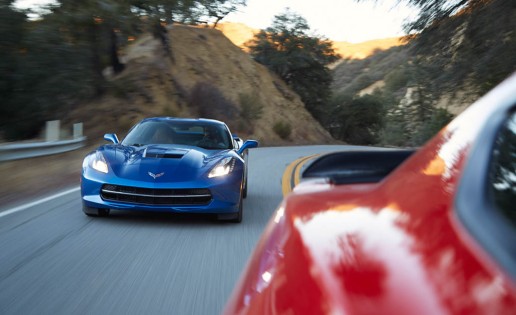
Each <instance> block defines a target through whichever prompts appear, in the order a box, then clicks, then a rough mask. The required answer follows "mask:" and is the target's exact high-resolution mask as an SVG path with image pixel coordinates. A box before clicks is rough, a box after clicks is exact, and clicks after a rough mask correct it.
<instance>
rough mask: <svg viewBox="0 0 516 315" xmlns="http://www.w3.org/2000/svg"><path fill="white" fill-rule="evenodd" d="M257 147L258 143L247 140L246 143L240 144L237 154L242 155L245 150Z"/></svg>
mask: <svg viewBox="0 0 516 315" xmlns="http://www.w3.org/2000/svg"><path fill="white" fill-rule="evenodd" d="M257 147H258V141H256V140H247V141H246V142H244V144H242V146H241V147H240V149H238V151H237V152H238V154H240V155H241V154H242V153H244V151H245V150H247V149H251V148H257Z"/></svg>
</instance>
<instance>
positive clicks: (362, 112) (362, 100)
mask: <svg viewBox="0 0 516 315" xmlns="http://www.w3.org/2000/svg"><path fill="white" fill-rule="evenodd" d="M331 108H332V110H331V112H330V115H328V117H329V119H328V120H327V125H328V126H329V127H330V132H331V134H332V136H333V137H335V138H336V139H340V140H343V141H346V142H348V143H351V144H358V145H369V144H375V143H377V142H378V140H379V131H380V129H381V127H382V126H383V116H384V114H383V113H384V108H383V105H382V101H381V99H380V98H378V96H377V95H367V94H366V95H364V96H359V97H354V98H353V97H351V96H349V95H337V96H336V97H334V98H333V99H332V102H331Z"/></svg>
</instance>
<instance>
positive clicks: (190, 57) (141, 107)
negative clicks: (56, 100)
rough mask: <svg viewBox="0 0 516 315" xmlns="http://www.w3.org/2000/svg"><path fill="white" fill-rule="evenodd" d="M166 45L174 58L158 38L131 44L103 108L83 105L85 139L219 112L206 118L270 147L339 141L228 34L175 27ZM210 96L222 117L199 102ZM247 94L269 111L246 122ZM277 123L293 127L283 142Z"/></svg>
mask: <svg viewBox="0 0 516 315" xmlns="http://www.w3.org/2000/svg"><path fill="white" fill-rule="evenodd" d="M166 40H167V41H168V44H169V47H170V49H169V50H168V51H167V49H166V48H165V46H164V45H163V43H162V41H161V40H159V39H156V38H153V37H152V36H150V35H144V36H142V37H140V38H139V39H138V40H136V41H135V42H134V43H133V44H131V45H130V46H129V47H128V48H127V49H126V51H125V52H124V56H123V60H124V63H125V70H124V71H123V72H122V73H120V74H118V75H116V76H114V75H110V74H109V73H106V75H107V76H108V78H109V86H110V87H109V89H108V93H106V95H104V96H103V97H101V98H100V99H99V100H96V101H95V102H89V103H86V104H81V106H79V107H78V108H77V109H76V110H74V111H73V112H72V114H71V115H70V117H69V121H83V122H84V130H85V134H86V135H87V136H88V137H89V138H90V139H91V138H92V137H93V138H94V139H98V138H99V137H101V136H102V134H103V133H105V132H117V133H119V136H122V137H123V135H124V134H125V132H126V131H127V129H128V128H129V127H130V126H131V125H133V124H134V123H136V122H137V121H139V120H140V119H142V118H144V117H149V116H178V117H198V116H203V115H202V114H206V113H211V114H212V116H215V117H205V118H215V119H221V120H224V121H226V123H227V124H228V126H229V127H230V129H231V130H232V132H237V133H239V134H242V135H243V136H244V137H246V138H255V139H257V140H259V141H261V143H262V144H264V145H287V144H308V143H318V144H321V143H330V142H332V141H333V140H332V138H331V136H330V135H329V134H328V132H327V131H326V130H325V129H324V128H323V127H322V126H321V125H320V124H319V123H318V122H317V121H315V119H313V117H312V116H311V115H310V114H309V113H308V112H307V111H306V109H305V107H304V104H303V103H302V102H301V100H300V98H299V96H298V95H297V94H295V93H294V92H293V91H292V90H291V89H290V88H289V87H288V86H287V85H286V84H285V83H284V82H283V81H282V80H281V79H279V78H278V77H277V76H275V75H274V74H273V73H271V72H270V71H269V70H268V69H267V68H265V67H264V66H262V65H260V64H258V63H256V62H255V61H253V60H252V59H251V58H250V57H249V56H248V55H247V54H246V53H245V52H244V51H242V49H240V48H239V47H237V46H236V45H234V44H233V43H232V42H231V41H230V40H229V39H228V38H226V37H225V36H224V35H223V34H222V32H221V31H219V30H214V29H207V28H195V27H188V26H182V25H174V26H172V27H171V28H169V29H168V34H167V37H166ZM203 89H204V91H205V90H206V89H208V90H209V91H211V93H212V94H215V95H216V96H218V97H219V98H222V99H223V101H220V100H219V102H218V103H217V102H215V104H213V106H218V108H216V110H215V109H213V108H211V109H210V108H202V106H199V104H198V102H197V103H196V102H195V101H194V100H195V99H196V98H198V96H199V95H196V93H199V92H200V91H201V92H202V91H203ZM242 95H244V96H248V98H251V99H252V100H253V102H254V103H255V104H254V106H256V107H259V106H261V107H262V111H261V115H258V118H256V117H255V119H243V118H242V106H241V104H240V103H241V101H240V100H241V98H242ZM221 102H222V103H224V104H223V105H220V104H219V103H221ZM203 103H206V102H203ZM208 103H209V102H208ZM205 106H206V105H205ZM221 106H222V108H220V107H221ZM204 116H205V115H204ZM277 123H281V124H283V125H289V126H290V128H291V134H290V136H289V137H288V138H286V139H282V138H280V137H279V136H278V135H277V134H276V133H275V132H274V131H273V126H274V125H275V124H277Z"/></svg>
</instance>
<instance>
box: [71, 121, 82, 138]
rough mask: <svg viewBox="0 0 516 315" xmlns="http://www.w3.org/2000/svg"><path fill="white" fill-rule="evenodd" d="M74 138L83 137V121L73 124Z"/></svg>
mask: <svg viewBox="0 0 516 315" xmlns="http://www.w3.org/2000/svg"><path fill="white" fill-rule="evenodd" d="M73 138H74V139H79V138H82V123H76V124H73Z"/></svg>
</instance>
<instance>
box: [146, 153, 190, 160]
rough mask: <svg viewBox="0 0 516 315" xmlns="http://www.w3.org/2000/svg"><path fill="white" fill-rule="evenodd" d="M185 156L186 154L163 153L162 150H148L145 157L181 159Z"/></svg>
mask: <svg viewBox="0 0 516 315" xmlns="http://www.w3.org/2000/svg"><path fill="white" fill-rule="evenodd" d="M183 156H184V154H177V153H161V152H159V153H158V152H147V154H145V156H144V157H146V158H156V159H180V158H182V157H183Z"/></svg>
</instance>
